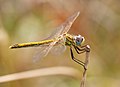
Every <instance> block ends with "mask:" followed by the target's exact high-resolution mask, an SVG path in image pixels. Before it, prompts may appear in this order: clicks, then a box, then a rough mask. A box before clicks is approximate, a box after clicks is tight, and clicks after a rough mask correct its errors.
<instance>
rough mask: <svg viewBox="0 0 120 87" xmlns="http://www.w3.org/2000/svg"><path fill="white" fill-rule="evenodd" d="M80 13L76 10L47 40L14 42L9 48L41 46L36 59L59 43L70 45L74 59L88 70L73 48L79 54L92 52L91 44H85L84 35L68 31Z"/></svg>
mask: <svg viewBox="0 0 120 87" xmlns="http://www.w3.org/2000/svg"><path fill="white" fill-rule="evenodd" d="M79 14H80V12H76V13H74V14H73V15H72V16H70V17H69V18H68V19H67V20H66V21H65V22H64V23H62V24H61V25H60V26H58V27H57V28H56V30H55V31H54V32H53V33H52V34H51V35H50V36H49V37H48V38H47V39H45V40H42V41H39V42H28V43H21V44H14V45H12V46H10V47H9V48H10V49H14V48H24V47H39V46H40V47H41V49H42V50H41V51H40V52H39V53H38V55H39V56H38V58H36V59H39V58H40V57H45V56H46V55H47V54H48V53H49V51H50V50H51V49H52V48H53V47H54V46H57V45H61V46H63V47H66V46H68V47H69V48H70V53H71V57H72V60H74V61H75V62H76V63H78V64H80V65H82V66H83V67H84V69H85V70H86V67H85V65H84V64H85V63H84V62H82V61H80V60H79V59H77V58H75V57H74V55H73V48H74V49H75V51H76V52H77V53H78V54H81V53H84V52H90V47H89V45H83V42H84V41H85V39H84V37H83V36H81V35H70V34H68V33H67V32H68V31H69V29H70V28H71V26H72V24H73V22H74V21H75V20H76V18H77V17H78V16H79Z"/></svg>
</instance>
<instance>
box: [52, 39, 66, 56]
mask: <svg viewBox="0 0 120 87" xmlns="http://www.w3.org/2000/svg"><path fill="white" fill-rule="evenodd" d="M65 40H66V38H65V37H62V39H60V40H59V41H58V42H57V43H56V45H55V46H54V47H53V48H52V49H51V53H52V54H55V55H60V54H61V53H63V52H64V51H65V50H66V46H65Z"/></svg>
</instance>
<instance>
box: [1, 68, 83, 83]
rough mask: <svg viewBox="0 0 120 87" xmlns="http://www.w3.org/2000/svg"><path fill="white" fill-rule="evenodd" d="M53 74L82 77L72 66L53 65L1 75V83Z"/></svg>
mask: <svg viewBox="0 0 120 87" xmlns="http://www.w3.org/2000/svg"><path fill="white" fill-rule="evenodd" d="M51 75H65V76H70V77H73V78H77V79H79V78H80V77H82V76H80V72H79V70H77V69H74V68H71V67H51V68H50V67H49V68H44V69H36V70H30V71H25V72H20V73H14V74H8V75H4V76H0V83H4V82H9V81H15V80H21V79H27V78H33V77H40V76H51Z"/></svg>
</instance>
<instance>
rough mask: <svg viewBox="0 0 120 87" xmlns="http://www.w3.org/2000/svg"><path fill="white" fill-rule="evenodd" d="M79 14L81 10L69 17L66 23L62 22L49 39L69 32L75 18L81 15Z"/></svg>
mask: <svg viewBox="0 0 120 87" xmlns="http://www.w3.org/2000/svg"><path fill="white" fill-rule="evenodd" d="M79 14H80V12H76V13H74V14H73V15H72V16H70V17H69V18H67V20H66V21H65V22H64V23H62V24H61V25H60V26H58V27H57V28H56V29H55V31H54V32H53V33H52V34H51V35H50V36H49V37H48V38H47V39H50V38H54V37H56V36H59V35H62V34H64V33H67V32H68V31H69V29H70V27H71V26H72V24H73V22H74V21H75V19H76V18H77V17H78V16H79Z"/></svg>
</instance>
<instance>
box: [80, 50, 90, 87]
mask: <svg viewBox="0 0 120 87" xmlns="http://www.w3.org/2000/svg"><path fill="white" fill-rule="evenodd" d="M89 53H90V51H86V58H85V67H86V69H84V72H83V77H82V80H81V84H80V87H85V81H86V74H87V68H88V64H89Z"/></svg>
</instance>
